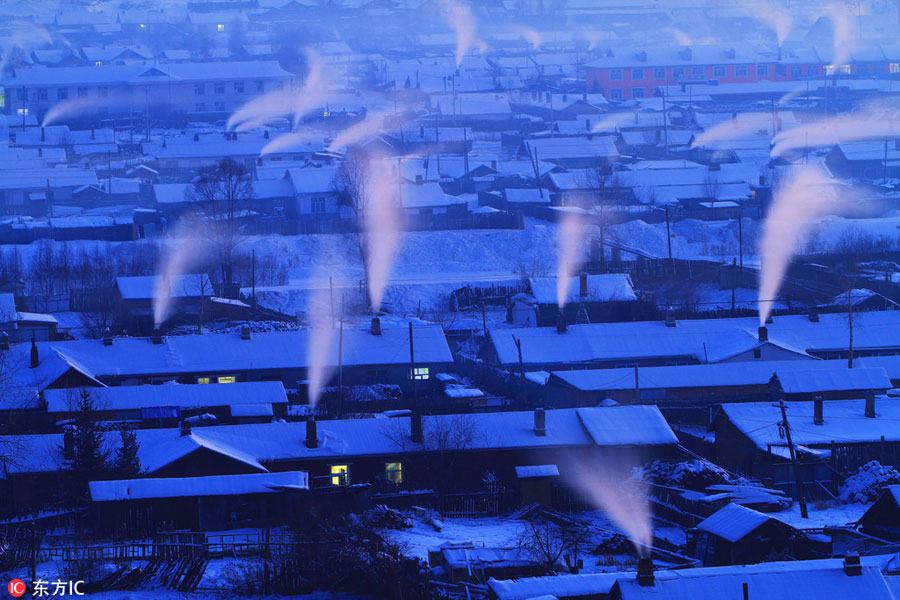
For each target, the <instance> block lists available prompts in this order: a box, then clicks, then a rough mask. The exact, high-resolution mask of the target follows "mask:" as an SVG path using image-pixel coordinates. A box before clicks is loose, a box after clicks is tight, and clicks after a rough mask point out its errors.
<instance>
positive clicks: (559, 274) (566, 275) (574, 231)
mask: <svg viewBox="0 0 900 600" xmlns="http://www.w3.org/2000/svg"><path fill="white" fill-rule="evenodd" d="M584 229H585V226H584V218H583V217H582V216H581V215H580V214H579V213H574V212H570V213H566V215H565V216H564V217H563V220H562V223H560V226H559V229H558V230H557V240H558V243H559V256H558V259H557V265H556V302H557V304H558V305H559V308H560V310H562V309H563V307H565V305H566V300H567V299H568V294H569V280H570V279H572V276H573V275H574V274H575V271H576V269H577V268H578V266H579V265H580V264H581V262H582V261H583V260H584Z"/></svg>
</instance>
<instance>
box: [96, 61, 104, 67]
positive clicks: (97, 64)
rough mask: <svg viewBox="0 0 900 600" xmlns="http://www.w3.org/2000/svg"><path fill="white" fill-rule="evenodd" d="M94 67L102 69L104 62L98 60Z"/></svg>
mask: <svg viewBox="0 0 900 600" xmlns="http://www.w3.org/2000/svg"><path fill="white" fill-rule="evenodd" d="M94 66H95V67H102V66H103V61H102V60H98V61H97V62H95V63H94Z"/></svg>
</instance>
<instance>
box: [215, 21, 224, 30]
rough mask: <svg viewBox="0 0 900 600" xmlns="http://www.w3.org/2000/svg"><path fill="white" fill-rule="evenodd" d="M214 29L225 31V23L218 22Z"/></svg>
mask: <svg viewBox="0 0 900 600" xmlns="http://www.w3.org/2000/svg"><path fill="white" fill-rule="evenodd" d="M216 29H217V30H218V31H225V25H224V24H223V23H219V24H218V25H216Z"/></svg>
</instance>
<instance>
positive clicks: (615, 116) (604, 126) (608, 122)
mask: <svg viewBox="0 0 900 600" xmlns="http://www.w3.org/2000/svg"><path fill="white" fill-rule="evenodd" d="M634 117H635V113H621V112H620V113H612V114H610V115H608V116H607V117H606V118H605V119H601V120H599V121H597V122H596V123H594V126H593V127H591V132H592V133H598V132H601V131H616V130H617V129H618V128H619V127H621V126H622V125H626V124H628V123H632V122H633V121H634Z"/></svg>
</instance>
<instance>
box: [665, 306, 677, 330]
mask: <svg viewBox="0 0 900 600" xmlns="http://www.w3.org/2000/svg"><path fill="white" fill-rule="evenodd" d="M676 325H677V323H676V322H675V313H673V312H672V309H671V308H667V309H666V327H675V326H676Z"/></svg>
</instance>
